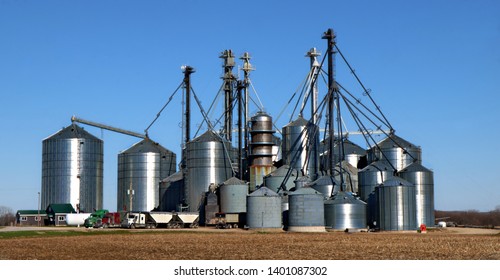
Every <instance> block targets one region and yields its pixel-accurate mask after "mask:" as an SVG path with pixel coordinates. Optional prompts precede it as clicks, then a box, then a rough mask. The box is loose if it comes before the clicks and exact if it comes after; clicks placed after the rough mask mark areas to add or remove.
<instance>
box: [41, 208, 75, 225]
mask: <svg viewBox="0 0 500 280" xmlns="http://www.w3.org/2000/svg"><path fill="white" fill-rule="evenodd" d="M46 212H47V220H48V225H49V226H67V225H68V223H67V221H66V214H70V213H76V211H75V208H73V205H71V204H70V203H67V204H50V205H49V206H47V210H46Z"/></svg>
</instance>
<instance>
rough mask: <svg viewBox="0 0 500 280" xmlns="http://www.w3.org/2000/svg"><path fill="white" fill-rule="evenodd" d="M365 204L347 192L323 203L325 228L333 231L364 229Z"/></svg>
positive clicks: (365, 221) (337, 194)
mask: <svg viewBox="0 0 500 280" xmlns="http://www.w3.org/2000/svg"><path fill="white" fill-rule="evenodd" d="M366 225H367V220H366V203H365V202H363V201H361V200H360V199H359V198H357V197H355V196H354V195H353V194H352V193H349V192H338V193H336V194H335V195H334V196H333V197H332V199H331V200H326V201H325V227H326V228H327V229H333V230H345V229H362V228H366Z"/></svg>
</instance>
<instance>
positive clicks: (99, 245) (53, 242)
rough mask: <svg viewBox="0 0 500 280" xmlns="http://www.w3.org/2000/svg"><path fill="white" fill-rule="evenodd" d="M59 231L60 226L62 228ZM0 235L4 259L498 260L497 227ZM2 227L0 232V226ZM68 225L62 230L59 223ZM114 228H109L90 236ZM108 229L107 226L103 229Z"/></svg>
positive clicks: (499, 244)
mask: <svg viewBox="0 0 500 280" xmlns="http://www.w3.org/2000/svg"><path fill="white" fill-rule="evenodd" d="M62 230H64V229H62ZM72 230H75V231H81V233H82V235H77V236H52V237H49V236H44V235H45V234H46V233H45V234H44V232H43V231H40V230H37V232H38V235H39V236H36V237H33V236H30V237H15V238H6V237H0V259H3V260H32V259H39V260H102V259H105V260H416V259H420V260H489V259H494V260H499V259H500V234H499V232H498V230H496V231H495V230H492V231H479V232H477V231H476V232H470V231H467V230H465V229H440V230H433V231H429V232H428V233H427V234H419V233H416V232H376V233H373V232H370V233H367V232H360V233H344V232H329V233H290V232H266V233H262V232H255V231H245V230H240V229H232V230H214V229H203V228H199V229H193V230H161V229H156V230H132V231H130V230H121V229H119V230H111V229H106V230H95V229H89V230H87V229H72ZM3 231H5V230H2V231H0V232H3ZM66 231H67V229H66ZM96 231H101V232H99V233H102V231H114V232H113V234H94V233H96ZM108 233H109V232H108Z"/></svg>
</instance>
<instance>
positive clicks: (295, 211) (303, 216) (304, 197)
mask: <svg viewBox="0 0 500 280" xmlns="http://www.w3.org/2000/svg"><path fill="white" fill-rule="evenodd" d="M288 202H289V207H290V208H289V211H288V231H293V232H324V231H325V208H324V206H323V195H322V194H321V193H319V192H318V191H316V190H315V189H313V188H309V187H304V188H301V189H298V190H296V191H294V192H291V193H289V195H288Z"/></svg>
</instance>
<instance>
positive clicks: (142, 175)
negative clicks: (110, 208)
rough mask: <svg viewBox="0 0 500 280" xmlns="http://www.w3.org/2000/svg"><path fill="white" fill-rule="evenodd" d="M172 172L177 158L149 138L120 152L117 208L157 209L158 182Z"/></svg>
mask: <svg viewBox="0 0 500 280" xmlns="http://www.w3.org/2000/svg"><path fill="white" fill-rule="evenodd" d="M175 171H176V155H175V154H174V153H173V152H171V151H169V150H167V149H165V148H164V147H162V146H161V145H160V144H158V143H156V142H154V141H152V140H151V139H149V138H146V139H143V140H142V141H140V142H138V143H136V144H134V145H132V147H130V148H128V149H127V150H125V151H123V152H121V153H120V154H118V193H117V196H118V199H117V209H119V210H122V209H126V210H131V211H151V210H153V209H154V208H156V207H158V206H159V204H160V195H159V184H160V180H162V179H164V178H166V177H168V176H170V175H171V174H174V173H175ZM130 190H132V195H131V194H130ZM130 198H132V207H131V205H130Z"/></svg>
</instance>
